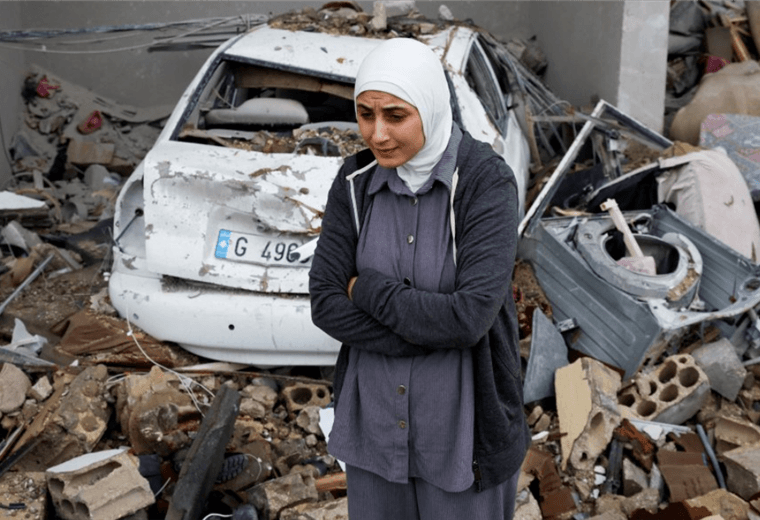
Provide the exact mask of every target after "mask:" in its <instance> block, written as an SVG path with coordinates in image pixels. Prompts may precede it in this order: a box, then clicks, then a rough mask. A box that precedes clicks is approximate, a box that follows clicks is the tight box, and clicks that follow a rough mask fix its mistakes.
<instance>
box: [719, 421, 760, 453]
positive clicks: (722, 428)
mask: <svg viewBox="0 0 760 520" xmlns="http://www.w3.org/2000/svg"><path fill="white" fill-rule="evenodd" d="M713 433H714V435H715V452H716V453H718V455H720V454H722V453H725V452H727V451H731V450H733V449H736V448H739V447H741V446H751V445H758V444H760V427H759V426H757V425H756V424H753V423H752V422H750V421H748V420H747V419H743V418H739V417H720V418H718V420H717V421H715V428H714V429H713Z"/></svg>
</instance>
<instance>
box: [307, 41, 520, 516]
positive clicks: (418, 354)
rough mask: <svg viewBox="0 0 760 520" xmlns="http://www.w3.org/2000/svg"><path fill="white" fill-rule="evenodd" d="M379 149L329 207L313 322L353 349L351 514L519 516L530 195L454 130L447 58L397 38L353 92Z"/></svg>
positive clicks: (346, 434)
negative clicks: (516, 277) (522, 224)
mask: <svg viewBox="0 0 760 520" xmlns="http://www.w3.org/2000/svg"><path fill="white" fill-rule="evenodd" d="M354 99H355V102H356V115H357V121H358V123H359V129H360V132H361V134H362V137H363V138H364V140H365V142H366V144H367V146H368V149H367V150H364V151H362V152H360V153H358V154H357V155H355V156H352V157H349V158H347V159H346V161H345V163H344V165H343V166H342V167H341V170H340V172H339V174H338V176H337V177H336V179H335V181H334V183H333V185H332V188H331V189H330V193H329V196H328V201H327V207H326V209H325V215H324V218H323V221H322V233H321V235H320V239H319V242H318V246H317V250H316V252H315V256H314V259H313V264H312V268H311V272H310V286H309V290H310V293H311V302H312V319H313V320H314V323H315V324H316V325H317V326H318V327H320V328H321V329H323V330H324V331H325V332H327V333H328V334H329V335H331V336H332V337H334V338H336V339H338V340H339V341H340V342H341V343H342V344H343V345H342V347H341V351H340V354H339V357H338V362H337V365H336V371H335V380H334V395H335V403H336V410H335V413H336V416H335V423H334V426H333V430H332V432H331V434H330V442H329V446H328V448H329V450H330V453H332V454H333V455H334V456H335V457H337V458H338V459H340V460H342V461H344V462H345V463H346V466H347V469H346V472H347V479H348V483H349V485H348V507H349V515H350V516H351V518H352V519H354V520H364V519H378V520H379V519H383V520H387V519H389V518H394V519H407V518H408V519H414V518H420V519H430V520H433V519H435V520H441V519H446V518H457V519H461V518H467V517H474V518H484V519H489V520H493V519H501V518H505V519H509V518H512V513H513V510H514V497H515V488H516V485H517V476H518V474H519V468H520V464H521V462H522V460H523V457H524V455H525V452H526V449H527V446H528V444H529V442H530V437H529V432H528V429H527V426H526V424H525V419H524V415H523V402H522V384H521V378H520V359H519V349H518V342H517V324H516V317H515V307H514V301H513V300H512V291H511V287H512V284H511V277H512V266H513V264H514V258H515V248H516V241H517V233H516V230H517V224H518V221H517V205H518V202H517V201H518V199H517V188H516V181H515V178H514V175H513V174H512V172H511V171H510V169H509V167H508V166H507V165H506V163H505V162H504V160H503V159H502V158H501V157H499V156H498V155H496V154H495V153H494V152H493V150H491V148H490V147H489V146H488V145H487V144H484V143H480V142H478V141H475V140H474V139H473V138H472V136H470V135H469V134H468V133H466V132H463V131H462V130H461V129H460V128H459V126H458V125H457V124H455V123H453V120H452V111H451V103H450V101H451V100H450V94H449V90H448V83H447V81H446V77H445V74H444V72H443V67H442V66H441V62H440V61H439V59H438V58H437V57H436V56H435V54H434V53H433V52H432V50H430V49H429V48H428V47H427V46H425V45H424V44H422V43H420V42H418V41H416V40H411V39H403V38H397V39H391V40H387V41H385V42H383V43H382V44H380V45H379V46H378V47H377V48H376V49H375V50H373V51H372V52H371V53H370V54H369V55H368V56H367V57H366V58H365V60H364V61H363V62H362V64H361V66H360V68H359V72H358V74H357V79H356V87H355V91H354Z"/></svg>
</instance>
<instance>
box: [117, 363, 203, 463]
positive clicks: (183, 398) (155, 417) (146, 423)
mask: <svg viewBox="0 0 760 520" xmlns="http://www.w3.org/2000/svg"><path fill="white" fill-rule="evenodd" d="M178 386H179V381H178V379H177V377H176V376H174V375H172V374H170V373H168V372H164V371H162V370H161V369H160V368H159V367H157V366H154V367H153V368H152V369H151V370H150V372H149V373H148V374H144V375H143V374H134V375H129V376H127V378H126V379H125V380H124V384H123V385H121V386H120V387H119V388H118V390H117V392H118V393H117V401H116V412H117V417H118V419H119V424H121V429H122V431H123V432H124V433H125V434H126V435H127V436H128V437H129V443H130V445H131V446H132V448H133V450H134V452H135V454H137V455H147V454H151V453H158V454H159V455H161V456H169V455H171V454H172V453H174V452H176V451H177V450H180V449H182V448H185V447H188V446H190V444H191V442H192V441H191V439H190V437H189V436H188V434H187V431H188V430H195V429H197V426H196V425H197V424H198V422H199V420H200V414H199V413H198V410H196V408H195V406H193V403H192V401H191V400H190V397H189V396H188V395H187V394H186V393H185V392H181V391H180V390H179V388H178ZM188 423H193V427H192V428H189V427H188Z"/></svg>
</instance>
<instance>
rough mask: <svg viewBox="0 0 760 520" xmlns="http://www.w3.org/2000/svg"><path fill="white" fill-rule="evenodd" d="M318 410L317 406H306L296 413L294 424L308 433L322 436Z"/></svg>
mask: <svg viewBox="0 0 760 520" xmlns="http://www.w3.org/2000/svg"><path fill="white" fill-rule="evenodd" d="M319 410H320V408H319V407H318V406H307V407H306V408H304V409H303V410H301V411H300V412H299V413H298V417H297V418H296V424H297V425H298V426H300V427H301V428H303V429H304V431H306V432H308V433H313V434H314V435H320V436H322V429H321V428H320V427H319Z"/></svg>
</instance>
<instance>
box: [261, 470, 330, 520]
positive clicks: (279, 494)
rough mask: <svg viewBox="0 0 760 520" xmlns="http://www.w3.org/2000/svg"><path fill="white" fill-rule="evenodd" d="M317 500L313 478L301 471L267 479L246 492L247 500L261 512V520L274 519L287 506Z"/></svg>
mask: <svg viewBox="0 0 760 520" xmlns="http://www.w3.org/2000/svg"><path fill="white" fill-rule="evenodd" d="M317 500H319V495H318V493H317V488H316V486H315V484H314V479H313V478H312V477H311V476H308V475H304V474H303V473H292V474H290V475H286V476H284V477H280V478H276V479H273V480H268V481H266V482H263V483H261V484H258V485H256V486H255V487H254V488H253V489H251V490H250V491H249V492H248V501H249V502H250V503H251V504H253V505H254V506H256V509H258V510H259V511H261V512H262V520H276V519H277V518H279V515H280V514H281V513H282V512H283V511H284V510H285V509H287V508H290V507H293V506H296V505H298V504H303V503H307V502H316V501H317Z"/></svg>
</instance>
